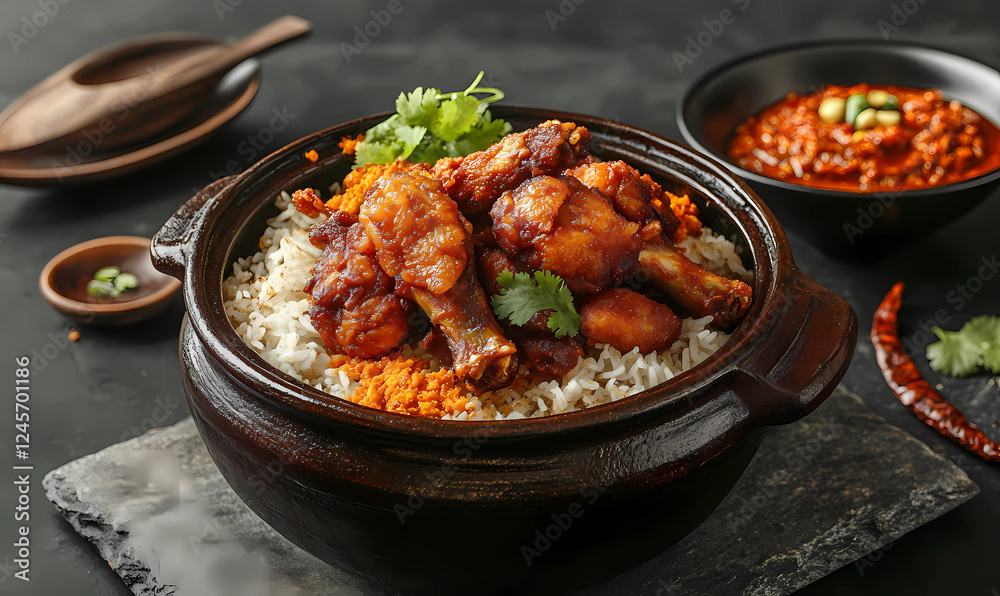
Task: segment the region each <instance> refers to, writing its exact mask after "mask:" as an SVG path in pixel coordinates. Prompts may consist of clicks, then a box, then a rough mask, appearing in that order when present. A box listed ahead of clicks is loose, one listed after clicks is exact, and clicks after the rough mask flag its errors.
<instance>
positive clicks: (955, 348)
mask: <svg viewBox="0 0 1000 596" xmlns="http://www.w3.org/2000/svg"><path fill="white" fill-rule="evenodd" d="M931 331H933V332H934V334H935V335H937V336H938V340H939V341H936V342H934V343H932V344H931V345H929V346H927V359H928V360H930V362H931V368H933V369H934V370H936V371H939V372H942V373H944V374H946V375H949V376H952V377H965V376H968V375H971V374H973V373H975V372H978V371H979V368H980V367H982V368H985V369H986V370H988V371H990V372H991V373H1000V317H996V316H989V315H983V316H980V317H976V318H974V319H971V320H969V321H968V322H966V323H965V325H962V328H961V329H959V330H958V331H945V330H944V329H941V328H940V327H932V328H931Z"/></svg>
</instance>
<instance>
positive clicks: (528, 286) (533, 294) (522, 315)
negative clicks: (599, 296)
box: [491, 270, 580, 337]
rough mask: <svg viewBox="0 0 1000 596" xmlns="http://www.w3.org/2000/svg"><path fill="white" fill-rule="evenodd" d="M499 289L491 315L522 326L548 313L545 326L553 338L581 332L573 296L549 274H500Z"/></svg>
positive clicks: (557, 277)
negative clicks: (493, 314)
mask: <svg viewBox="0 0 1000 596" xmlns="http://www.w3.org/2000/svg"><path fill="white" fill-rule="evenodd" d="M497 283H498V284H499V285H500V287H501V288H502V289H501V291H500V294H499V295H497V296H493V298H492V299H491V304H492V306H493V312H494V313H495V314H496V315H497V317H499V318H501V319H504V318H506V319H508V320H510V322H511V323H513V324H514V325H518V326H520V325H524V324H525V323H527V322H528V321H529V320H530V319H531V317H533V316H534V315H535V313H538V312H542V311H546V310H551V311H552V313H551V314H550V315H549V320H548V326H549V329H551V330H552V331H553V332H555V335H556V337H563V336H566V335H576V334H577V333H579V331H580V315H579V314H578V313H577V312H576V308H575V307H574V306H573V294H572V293H571V292H570V291H569V288H567V287H566V284H565V282H563V280H562V278H561V277H559V276H558V275H554V274H553V273H552V272H550V271H536V272H535V274H534V276H530V275H528V274H527V273H517V274H512V273H511V272H510V271H506V270H505V271H503V272H502V273H500V275H498V276H497Z"/></svg>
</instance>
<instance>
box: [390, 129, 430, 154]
mask: <svg viewBox="0 0 1000 596" xmlns="http://www.w3.org/2000/svg"><path fill="white" fill-rule="evenodd" d="M426 133H427V129H426V128H424V127H423V126H400V127H399V128H397V129H396V140H397V141H398V143H399V144H400V145H402V147H403V150H402V151H401V152H400V153H399V155H397V157H398V158H399V159H406V158H408V157H410V154H411V153H413V150H414V149H416V148H417V146H418V145H420V141H421V140H422V139H423V138H424V134H426Z"/></svg>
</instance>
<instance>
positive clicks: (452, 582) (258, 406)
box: [152, 107, 857, 593]
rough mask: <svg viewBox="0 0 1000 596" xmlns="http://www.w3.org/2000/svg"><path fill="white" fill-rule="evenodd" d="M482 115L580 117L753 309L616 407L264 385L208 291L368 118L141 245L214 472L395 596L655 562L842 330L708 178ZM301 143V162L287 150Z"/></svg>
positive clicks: (336, 158)
mask: <svg viewBox="0 0 1000 596" xmlns="http://www.w3.org/2000/svg"><path fill="white" fill-rule="evenodd" d="M494 114H495V115H496V116H499V117H502V118H505V119H507V120H508V121H509V122H511V124H512V125H513V126H514V128H515V130H520V129H525V128H529V127H532V126H535V125H537V124H539V123H541V122H542V121H545V120H548V119H550V118H557V119H560V120H564V121H574V122H576V123H577V124H580V125H584V126H586V127H587V128H588V129H590V132H591V134H592V135H593V142H592V150H593V153H594V154H596V155H598V156H600V157H603V158H605V159H622V160H625V161H627V162H629V163H631V164H633V165H634V166H636V167H638V168H639V169H641V170H642V171H644V172H647V173H649V174H650V175H652V176H653V177H654V178H656V179H657V180H658V181H659V182H661V183H663V184H665V185H667V187H668V188H671V189H674V190H679V191H681V192H687V193H690V195H691V196H692V198H693V200H694V201H696V202H697V203H698V204H699V205H700V206H701V207H702V209H703V211H702V214H703V216H704V219H705V221H706V223H708V224H709V225H711V226H712V227H713V229H715V230H716V231H718V232H721V233H724V234H726V235H728V236H729V237H731V238H733V239H734V240H735V241H736V242H737V243H738V244H739V245H740V246H742V247H743V249H744V257H745V260H746V261H747V264H748V265H750V266H751V267H753V269H754V270H755V274H756V275H755V280H754V283H753V289H754V300H753V303H752V305H751V308H750V311H749V313H748V314H747V316H746V318H745V319H744V320H743V322H742V323H740V325H739V326H738V327H737V329H736V330H735V331H734V333H733V335H732V337H731V338H730V340H729V341H728V343H726V344H725V345H724V346H723V347H722V348H721V349H720V350H719V351H718V352H716V353H715V354H714V355H713V356H712V357H711V358H709V359H708V360H706V361H705V362H703V363H702V364H701V365H699V366H698V367H696V368H694V369H692V370H690V371H688V372H686V373H684V374H682V375H679V376H677V377H676V378H674V379H673V380H671V381H669V382H667V383H664V384H662V385H659V386H657V387H655V388H653V389H650V390H648V391H645V392H643V393H641V394H638V395H635V396H632V397H629V398H628V399H624V400H621V401H619V402H616V403H613V404H608V405H604V406H599V407H595V408H591V409H588V410H583V411H579V412H573V413H569V414H564V415H560V416H553V417H550V418H544V419H528V420H515V421H507V422H503V421H500V422H455V421H444V420H432V419H426V418H416V417H407V416H402V415H398V414H388V413H384V412H380V411H377V410H372V409H368V408H365V407H363V406H360V405H356V404H354V403H350V402H347V401H344V400H341V399H338V398H335V397H332V396H330V395H328V394H326V393H323V392H321V391H319V390H317V389H314V388H312V387H308V386H306V385H304V384H302V383H300V382H298V381H296V380H295V379H293V378H291V377H289V376H287V375H285V374H283V373H281V372H278V371H277V370H276V369H274V368H272V367H271V366H270V365H268V364H267V362H265V361H264V359H263V358H261V356H259V355H258V354H257V353H256V352H254V351H253V350H252V349H251V348H249V347H248V346H247V345H246V344H245V343H244V342H243V340H242V339H241V338H240V337H239V336H238V335H237V334H236V332H235V331H234V330H233V328H232V326H231V325H230V323H229V321H228V319H227V318H226V313H225V312H224V310H223V297H222V288H221V283H222V280H223V278H224V277H225V276H227V275H229V272H230V271H231V265H232V263H233V261H234V260H235V259H236V258H237V257H240V256H245V255H249V254H253V253H254V252H256V251H257V250H258V249H257V239H258V237H259V236H260V235H261V233H262V231H263V229H264V227H265V225H266V224H265V219H266V218H267V217H269V216H271V215H272V214H274V213H275V212H276V210H275V208H274V207H273V203H274V200H275V197H276V196H277V194H278V193H279V192H280V191H282V190H293V189H297V188H301V187H303V186H307V185H309V186H315V187H318V188H326V187H327V186H328V185H329V184H330V183H331V182H333V181H336V180H339V179H341V178H342V177H343V176H344V175H345V174H346V173H347V171H348V170H349V168H350V165H351V158H349V157H346V156H343V155H342V154H341V152H340V149H339V148H338V147H337V142H338V141H339V140H340V138H341V137H342V136H344V135H356V134H358V133H360V132H363V131H364V130H366V129H367V128H369V127H370V126H372V125H373V124H375V123H377V122H379V121H380V120H381V119H383V118H385V117H386V115H384V114H383V115H380V116H372V117H370V118H365V119H362V120H357V121H354V122H350V123H347V124H344V125H341V126H337V127H334V128H331V129H329V130H325V131H322V132H319V133H316V134H314V135H311V136H309V137H306V138H304V139H301V140H299V141H297V142H295V143H293V144H291V145H289V146H288V147H285V148H284V149H281V150H280V151H278V152H276V153H274V154H272V155H270V156H268V157H267V158H265V159H263V160H262V161H260V162H259V163H257V164H256V165H254V166H253V167H251V168H250V169H248V170H247V171H246V172H244V173H243V174H241V175H239V176H237V177H234V178H227V179H223V180H220V181H218V182H216V183H213V184H212V185H210V186H208V187H207V188H205V189H204V190H203V191H202V192H200V193H199V194H197V195H196V196H195V197H194V198H192V199H191V200H190V201H189V202H188V203H187V204H185V205H184V206H183V207H182V208H181V209H180V210H179V211H178V212H177V213H176V214H175V215H174V216H173V217H172V218H171V219H170V220H169V221H168V222H167V224H166V225H165V226H164V227H163V229H162V230H160V232H159V233H158V234H157V235H156V237H155V238H154V240H153V248H152V251H153V259H154V262H155V264H156V266H157V267H158V268H159V269H160V270H161V271H164V272H166V273H170V274H172V275H174V276H176V277H178V278H180V279H182V280H183V282H184V284H183V291H184V299H185V302H186V304H187V307H188V318H187V322H186V323H185V325H184V328H183V331H182V338H181V368H182V372H183V379H184V389H185V392H186V394H187V398H188V403H189V405H190V407H191V413H192V416H193V417H194V420H195V422H196V424H197V426H198V429H199V431H200V433H201V436H202V438H203V439H204V440H205V444H206V445H207V447H208V450H209V452H210V453H211V455H212V457H213V458H214V460H215V462H216V464H217V465H218V466H219V469H220V470H221V471H222V474H223V475H224V476H225V478H226V480H227V481H228V482H229V483H230V485H232V487H233V489H234V490H235V491H236V493H237V494H239V495H240V496H241V497H242V498H243V500H244V501H246V503H247V504H248V505H249V506H250V508H251V509H253V510H254V511H255V512H256V513H257V514H258V515H260V516H261V518H263V519H264V520H265V521H266V522H267V523H268V524H270V525H271V526H272V527H274V528H275V529H276V530H277V531H278V532H280V533H281V534H283V535H284V536H285V537H287V538H288V539H289V540H291V541H292V542H294V543H295V544H297V545H299V546H300V547H302V548H303V549H305V550H306V551H308V552H310V553H312V554H314V555H316V556H317V557H319V558H321V559H323V560H325V561H328V562H330V563H331V564H334V565H336V566H338V567H340V568H342V569H346V570H348V571H350V572H352V573H354V574H356V575H358V576H361V577H364V578H368V579H370V580H372V581H376V582H378V583H381V584H385V585H388V586H390V587H392V588H394V589H395V590H414V591H420V592H424V593H442V592H458V593H468V592H470V591H473V592H478V593H490V592H494V591H498V590H502V589H504V588H507V587H511V586H516V587H517V588H519V589H528V588H532V589H546V588H547V589H548V590H549V591H550V592H552V591H554V592H556V593H562V592H565V591H566V590H567V589H568V588H569V587H571V586H573V585H577V584H580V583H584V582H590V581H594V580H595V579H598V578H601V577H608V576H611V575H614V574H617V573H620V572H621V571H623V570H625V569H627V568H628V567H630V566H634V565H636V564H639V563H641V562H643V561H646V560H648V559H650V558H652V557H653V556H655V555H656V554H657V553H659V552H661V551H662V550H663V549H664V548H666V547H667V546H669V545H671V544H673V543H674V542H676V541H677V540H680V539H681V538H682V537H683V536H684V535H686V534H687V533H689V532H690V531H691V530H692V529H694V528H695V527H696V526H697V525H698V524H700V523H701V522H702V521H703V520H704V519H705V518H706V517H707V516H708V515H709V514H710V513H711V512H712V510H713V509H715V507H716V506H717V505H718V503H719V502H720V501H721V500H722V498H723V497H724V496H725V495H726V494H727V493H728V492H729V490H730V489H731V488H732V486H733V484H734V483H735V482H736V480H737V479H738V478H739V477H740V475H741V474H742V473H743V470H744V469H745V467H746V465H747V464H748V463H749V461H750V459H751V458H752V457H753V454H754V453H755V451H756V450H757V446H758V444H759V442H760V439H761V434H762V431H763V428H764V427H765V426H766V425H769V424H780V423H786V422H791V421H793V420H796V419H798V418H800V417H802V416H804V415H805V414H807V413H808V412H810V411H811V410H812V409H813V408H815V407H816V406H817V405H818V404H819V403H820V402H821V401H822V400H823V399H825V397H826V396H827V395H828V394H829V393H830V392H831V391H832V390H833V388H834V386H835V385H836V384H837V382H838V381H839V380H840V378H841V377H842V376H843V374H844V372H845V370H846V369H847V366H848V364H849V362H850V359H851V355H852V353H853V350H854V345H855V340H856V336H857V318H856V317H855V315H854V311H853V310H852V309H851V307H850V306H849V305H848V304H847V303H846V302H845V301H844V300H842V299H840V298H839V297H837V296H836V295H834V294H833V293H831V292H830V291H829V290H826V289H825V288H823V287H821V286H819V285H818V284H817V283H816V282H814V281H813V280H812V279H810V278H809V277H808V276H806V275H805V274H803V273H802V272H801V271H799V270H798V269H797V268H796V267H795V264H794V262H793V261H792V257H791V254H790V252H789V250H788V244H787V242H786V240H785V236H784V234H783V233H782V231H781V228H780V226H779V225H778V223H777V221H776V220H775V219H774V217H773V216H772V215H771V213H770V212H769V211H768V210H767V208H766V207H764V206H763V205H762V204H761V203H760V201H759V200H758V199H757V197H756V196H755V195H754V194H753V192H752V191H750V190H749V189H748V188H747V187H746V186H745V185H744V184H743V183H742V182H740V181H739V180H737V179H736V178H735V177H733V176H732V175H731V174H729V173H728V172H727V171H726V169H725V168H724V167H723V166H721V165H720V164H718V163H716V162H715V161H713V160H711V159H708V158H706V157H704V156H702V155H699V154H697V153H695V152H693V151H691V150H689V149H687V148H685V147H682V146H680V145H677V144H675V143H673V142H671V141H668V140H666V139H663V138H661V137H658V136H656V135H654V134H652V133H649V132H646V131H643V130H639V129H636V128H633V127H630V126H626V125H623V124H619V123H615V122H610V121H607V120H601V119H597V118H592V117H587V116H581V115H577V114H564V113H557V112H551V111H546V110H537V109H530V108H513V107H506V108H497V109H495V110H494ZM311 149H314V150H316V151H318V153H319V156H320V157H319V161H318V162H317V163H311V162H309V161H308V160H307V159H306V158H305V157H304V156H303V154H304V153H305V152H306V151H308V150H311ZM711 555H712V553H706V556H711Z"/></svg>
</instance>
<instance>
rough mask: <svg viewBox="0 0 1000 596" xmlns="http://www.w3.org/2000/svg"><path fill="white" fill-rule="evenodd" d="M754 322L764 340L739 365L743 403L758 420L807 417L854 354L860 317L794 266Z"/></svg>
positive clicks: (785, 420)
mask: <svg viewBox="0 0 1000 596" xmlns="http://www.w3.org/2000/svg"><path fill="white" fill-rule="evenodd" d="M789 279H790V282H791V283H786V284H784V287H785V291H784V292H781V291H779V292H778V293H776V294H775V296H774V298H773V299H772V300H771V302H770V303H769V304H768V305H766V306H765V309H764V312H763V313H761V319H760V320H759V321H760V322H758V325H760V324H763V325H768V326H770V331H768V332H766V333H764V334H762V335H763V336H764V337H765V338H766V340H765V341H766V343H764V344H762V345H760V346H759V347H758V349H756V350H753V354H752V355H751V356H750V357H748V358H747V359H746V360H744V361H743V362H742V363H740V365H739V369H740V371H741V372H742V373H743V378H742V379H741V383H740V384H741V385H743V387H742V389H743V390H742V391H740V394H741V395H742V396H743V400H744V402H746V405H747V407H748V408H749V409H750V413H751V417H752V418H753V419H754V420H755V421H756V422H757V423H758V424H786V423H788V422H792V421H795V420H798V419H799V418H801V417H803V416H805V415H806V414H808V413H809V412H811V411H812V410H813V409H815V408H816V407H817V406H818V405H819V404H820V403H822V402H823V400H824V399H826V397H827V396H828V395H829V394H830V393H832V392H833V390H834V388H836V386H837V384H838V383H839V382H840V379H841V378H843V375H844V373H845V372H846V370H847V366H848V364H849V363H850V360H851V356H853V354H854V346H855V344H856V343H857V337H858V317H857V315H856V314H855V313H854V309H853V308H851V305H850V304H848V303H847V301H846V300H844V299H843V298H841V297H840V296H837V295H836V294H834V293H833V292H831V291H830V290H828V289H826V288H824V287H823V286H821V285H819V284H818V283H816V282H815V281H814V280H813V279H812V278H811V277H809V276H808V275H806V274H805V273H803V272H801V271H799V270H798V269H795V270H794V272H793V273H792V274H791V275H790V276H789Z"/></svg>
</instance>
